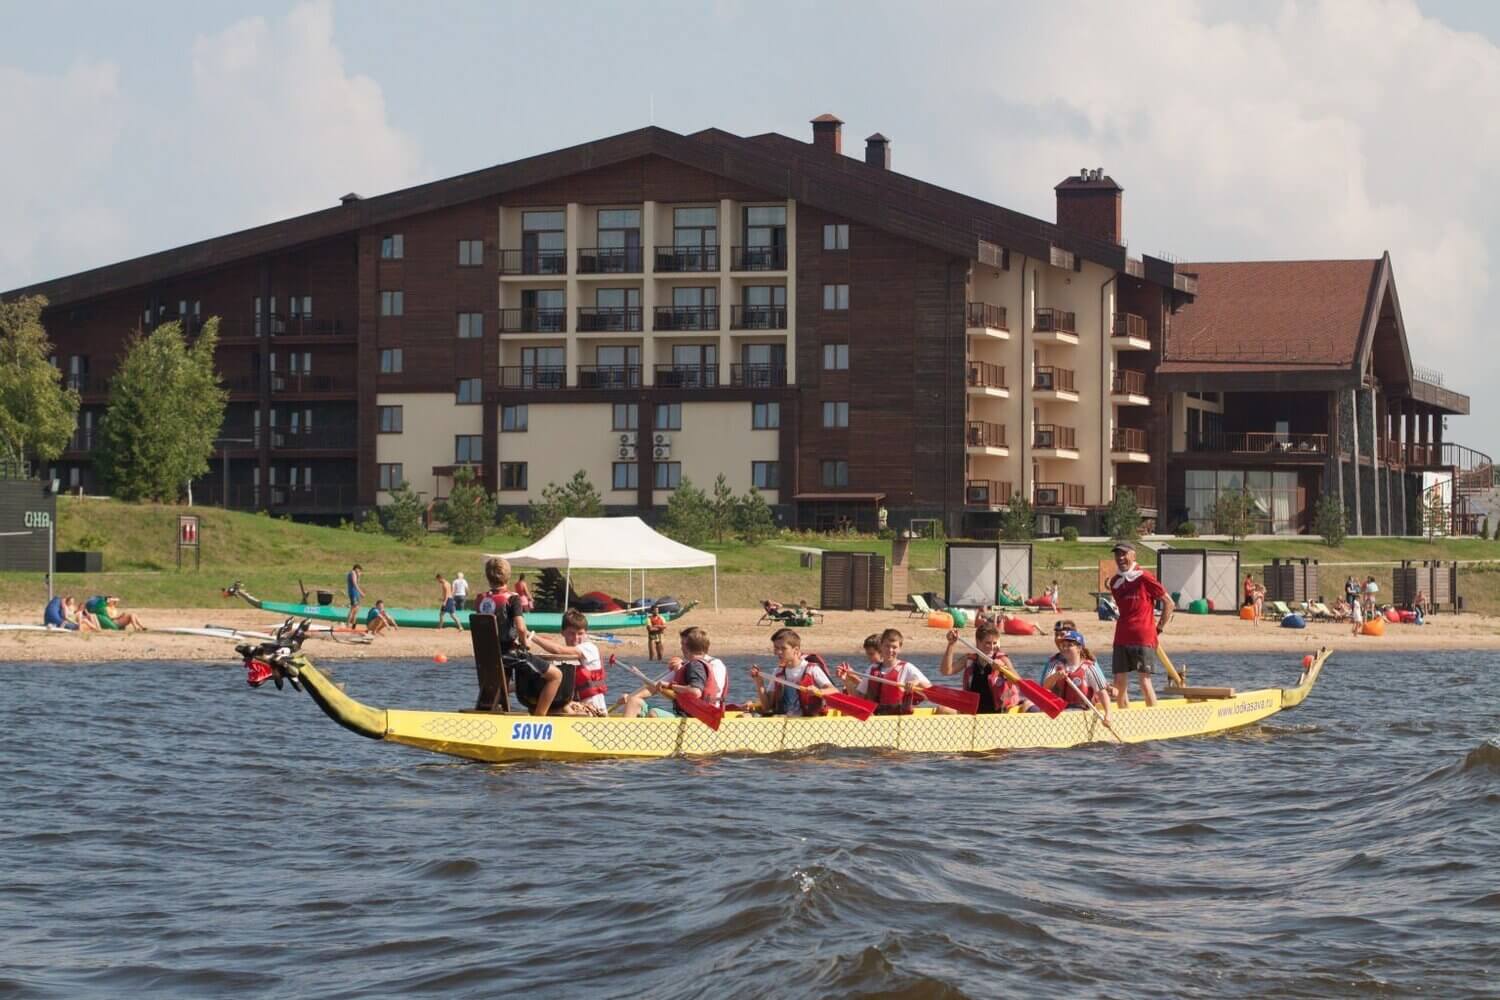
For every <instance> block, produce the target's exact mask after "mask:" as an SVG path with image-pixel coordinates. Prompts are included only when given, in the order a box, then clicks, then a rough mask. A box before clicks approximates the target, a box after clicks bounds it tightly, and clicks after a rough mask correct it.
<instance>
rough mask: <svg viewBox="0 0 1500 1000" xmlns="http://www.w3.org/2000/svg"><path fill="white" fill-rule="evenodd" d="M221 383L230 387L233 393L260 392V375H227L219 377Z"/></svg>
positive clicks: (225, 386) (227, 387)
mask: <svg viewBox="0 0 1500 1000" xmlns="http://www.w3.org/2000/svg"><path fill="white" fill-rule="evenodd" d="M219 384H220V385H221V386H223V387H224V388H226V389H228V390H229V391H230V393H231V394H234V393H240V394H254V393H258V392H260V376H259V375H225V376H224V377H222V378H220V379H219Z"/></svg>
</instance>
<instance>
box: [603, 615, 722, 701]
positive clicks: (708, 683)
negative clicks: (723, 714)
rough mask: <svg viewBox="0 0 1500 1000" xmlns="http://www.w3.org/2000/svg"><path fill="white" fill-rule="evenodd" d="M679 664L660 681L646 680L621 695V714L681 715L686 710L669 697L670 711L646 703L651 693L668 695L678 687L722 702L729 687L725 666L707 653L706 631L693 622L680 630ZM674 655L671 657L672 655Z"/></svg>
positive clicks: (705, 698) (675, 691)
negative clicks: (656, 682) (633, 691)
mask: <svg viewBox="0 0 1500 1000" xmlns="http://www.w3.org/2000/svg"><path fill="white" fill-rule="evenodd" d="M679 640H680V643H681V646H682V660H681V665H680V666H679V667H677V669H676V670H675V671H674V672H673V674H672V676H671V677H670V678H668V679H667V680H665V681H663V682H661V683H660V684H649V685H647V686H646V687H643V688H641V689H640V690H639V691H637V692H635V693H634V694H632V695H631V696H630V697H629V698H626V699H625V713H624V715H625V718H627V719H631V718H634V717H636V716H637V715H639V716H642V717H651V716H656V717H663V716H665V717H669V718H670V717H673V716H685V715H687V714H688V713H687V712H685V711H683V710H682V708H681V707H679V706H678V705H677V703H676V701H673V703H672V708H671V710H670V711H668V710H664V709H660V708H656V707H654V706H651V705H647V704H646V699H647V698H648V697H650V696H651V695H653V694H660V695H666V696H667V697H668V698H671V697H672V696H673V695H674V694H676V693H678V692H680V691H686V692H689V693H691V694H694V695H697V696H698V697H699V698H702V699H703V700H704V701H706V702H708V703H709V704H710V705H723V704H724V701H725V698H726V696H727V695H728V691H729V668H728V667H726V666H724V661H723V660H721V659H719V658H718V657H716V656H709V655H708V647H709V639H708V633H707V632H705V631H703V629H701V628H698V627H697V626H696V625H695V626H693V627H692V628H685V629H683V630H682V632H681V634H680V636H679ZM674 659H675V658H674Z"/></svg>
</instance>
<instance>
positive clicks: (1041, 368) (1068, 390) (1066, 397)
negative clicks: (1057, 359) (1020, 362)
mask: <svg viewBox="0 0 1500 1000" xmlns="http://www.w3.org/2000/svg"><path fill="white" fill-rule="evenodd" d="M1073 375H1074V372H1073V369H1071V368H1058V367H1056V366H1054V365H1038V366H1037V367H1036V370H1035V372H1034V373H1033V375H1032V380H1031V388H1032V389H1033V390H1035V392H1036V398H1037V399H1055V400H1059V401H1061V402H1064V403H1076V402H1078V390H1077V389H1076V388H1074V383H1073Z"/></svg>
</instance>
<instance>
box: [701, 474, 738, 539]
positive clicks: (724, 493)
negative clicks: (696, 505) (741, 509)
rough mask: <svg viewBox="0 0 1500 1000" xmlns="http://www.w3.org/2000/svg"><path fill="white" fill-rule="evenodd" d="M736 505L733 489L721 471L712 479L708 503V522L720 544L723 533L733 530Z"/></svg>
mask: <svg viewBox="0 0 1500 1000" xmlns="http://www.w3.org/2000/svg"><path fill="white" fill-rule="evenodd" d="M737 507H738V503H737V502H736V501H735V497H734V491H733V490H731V489H730V488H729V480H727V479H725V478H724V473H722V472H721V473H719V476H718V478H717V479H715V480H714V493H713V497H712V498H711V499H710V500H709V504H708V516H709V523H710V524H712V525H713V532H714V539H715V541H717V542H718V543H719V544H720V545H722V544H724V535H725V534H726V533H728V532H730V531H733V530H734V521H735V513H736V508H737Z"/></svg>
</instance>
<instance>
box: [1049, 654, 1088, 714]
mask: <svg viewBox="0 0 1500 1000" xmlns="http://www.w3.org/2000/svg"><path fill="white" fill-rule="evenodd" d="M1089 662H1090V661H1088V660H1079V661H1078V666H1076V667H1069V666H1068V665H1067V664H1065V663H1061V662H1059V663H1058V665H1057V669H1059V670H1061V671H1063V673H1064V674H1066V675H1067V676H1068V677H1069V678H1070V679H1071V680H1072V681H1073V683H1072V684H1063V685H1061V686H1060V687H1059V688H1058V689H1057V694H1058V695H1059V696H1060V697H1061V698H1062V699H1063V700H1064V701H1066V702H1067V703H1068V707H1069V708H1088V707H1089V704H1090V703H1091V702H1092V701H1093V700H1094V696H1095V695H1096V694H1098V692H1097V691H1096V690H1095V689H1094V682H1093V680H1092V678H1091V677H1090V674H1089V668H1088V665H1089ZM1075 686H1076V687H1077V688H1078V691H1082V692H1083V698H1081V699H1080V698H1079V697H1078V691H1074V690H1073V688H1074V687H1075Z"/></svg>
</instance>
